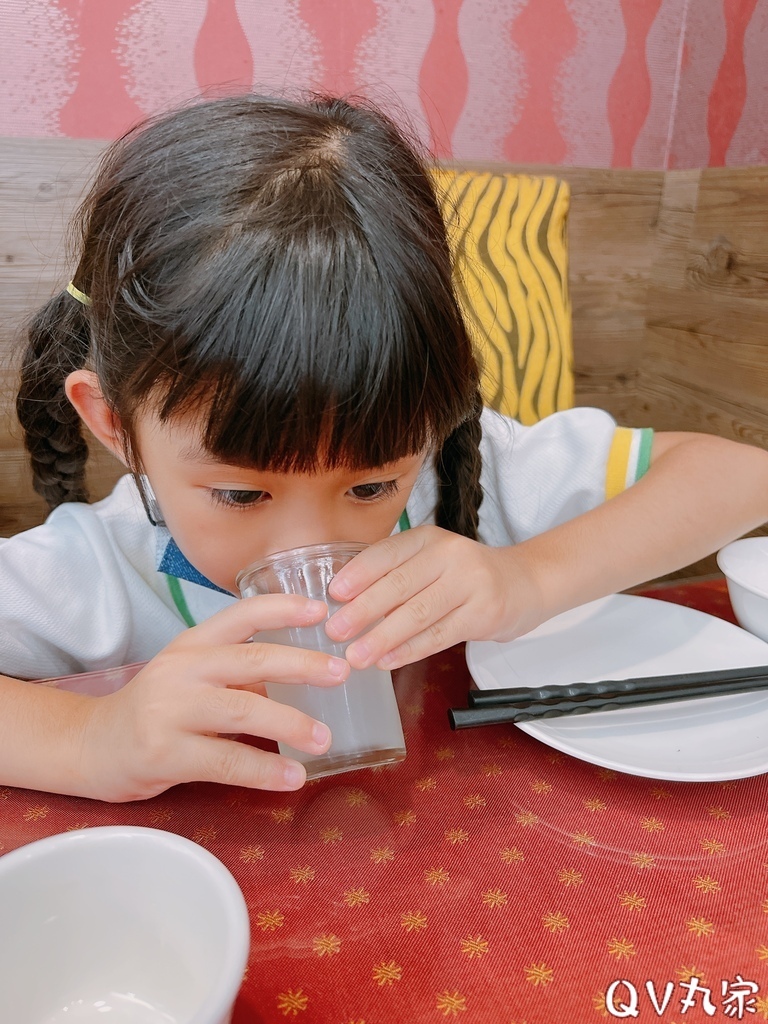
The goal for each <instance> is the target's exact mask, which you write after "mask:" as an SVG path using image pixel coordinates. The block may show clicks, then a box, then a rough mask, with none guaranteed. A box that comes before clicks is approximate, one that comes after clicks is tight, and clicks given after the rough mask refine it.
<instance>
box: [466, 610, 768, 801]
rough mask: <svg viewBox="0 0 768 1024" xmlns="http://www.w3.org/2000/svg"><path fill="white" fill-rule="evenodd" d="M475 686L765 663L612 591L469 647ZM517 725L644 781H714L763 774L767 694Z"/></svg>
mask: <svg viewBox="0 0 768 1024" xmlns="http://www.w3.org/2000/svg"><path fill="white" fill-rule="evenodd" d="M467 664H468V665H469V670H470V672H471V674H472V677H473V679H474V680H475V683H476V684H477V686H478V687H479V688H480V689H493V688H495V687H502V686H543V685H545V684H546V685H555V684H561V685H566V684H568V683H574V682H592V681H595V680H600V679H628V678H633V677H639V676H653V675H667V674H671V673H676V672H703V671H709V670H715V669H721V668H744V667H746V666H749V665H768V643H765V642H764V641H763V640H759V639H758V638H757V637H756V636H753V635H752V634H751V633H747V632H746V631H745V630H743V629H740V628H739V627H738V626H734V625H733V624H732V623H730V622H725V621H724V620H723V619H718V618H715V617H714V616H712V615H707V614H705V613H704V612H699V611H695V610H694V609H692V608H686V607H684V606H682V605H677V604H671V603H669V602H667V601H655V600H653V599H652V598H647V597H632V596H629V595H626V594H615V595H613V596H612V597H606V598H603V599H602V600H600V601H593V602H592V603H590V604H585V605H582V606H581V607H580V608H574V609H572V610H571V611H569V612H565V613H564V614H562V615H558V616H556V617H555V618H554V619H550V620H549V622H545V623H543V625H541V626H539V627H538V629H535V630H533V631H532V632H531V633H528V634H527V635H526V636H523V637H519V638H518V639H517V640H513V641H511V642H510V643H493V642H489V641H472V642H470V643H468V644H467ZM518 728H520V729H522V730H523V731H524V732H527V733H529V734H530V735H531V736H535V737H536V738H537V739H540V740H541V741H542V742H543V743H547V744H548V745H549V746H551V747H555V748H556V749H557V750H562V751H563V752H564V753H566V754H572V755H573V756H574V757H578V758H581V759H582V760H583V761H589V762H591V763H592V764H598V765H602V766H603V767H606V768H615V769H616V770H617V771H622V772H629V773H631V774H632V775H642V776H645V777H647V778H651V779H668V780H670V781H682V782H717V781H722V780H725V779H741V778H746V777H748V776H751V775H760V774H761V773H762V772H766V771H768V692H764V693H744V694H736V695H733V696H725V697H707V698H704V699H702V700H689V701H679V702H677V703H674V704H657V705H656V706H654V707H647V708H625V709H623V710H621V711H602V712H595V713H593V714H587V715H570V716H568V715H564V716H562V717H560V718H550V719H547V720H545V721H541V722H521V723H520V724H519V725H518Z"/></svg>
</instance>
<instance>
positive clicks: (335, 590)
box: [330, 577, 352, 600]
mask: <svg viewBox="0 0 768 1024" xmlns="http://www.w3.org/2000/svg"><path fill="white" fill-rule="evenodd" d="M330 589H331V593H332V594H333V596H334V597H339V598H341V599H342V600H343V599H344V598H345V597H349V595H350V593H351V591H352V588H351V587H350V585H349V584H348V583H347V581H346V580H340V579H339V578H338V577H337V578H336V579H335V580H334V581H333V582H332V583H331V587H330Z"/></svg>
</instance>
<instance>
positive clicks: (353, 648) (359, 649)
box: [346, 640, 371, 661]
mask: <svg viewBox="0 0 768 1024" xmlns="http://www.w3.org/2000/svg"><path fill="white" fill-rule="evenodd" d="M346 653H347V658H349V656H350V655H352V657H353V658H354V659H355V660H356V661H365V660H366V659H367V658H369V657H370V655H371V649H370V647H369V646H368V644H367V643H366V642H365V641H364V640H357V641H355V643H353V644H350V645H349V647H348V648H347V652H346Z"/></svg>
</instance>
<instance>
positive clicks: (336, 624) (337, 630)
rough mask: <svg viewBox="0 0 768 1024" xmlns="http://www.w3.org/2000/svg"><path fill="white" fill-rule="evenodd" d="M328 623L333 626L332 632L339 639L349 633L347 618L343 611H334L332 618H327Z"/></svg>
mask: <svg viewBox="0 0 768 1024" xmlns="http://www.w3.org/2000/svg"><path fill="white" fill-rule="evenodd" d="M328 625H329V626H332V627H333V632H334V634H335V635H336V636H337V637H338V639H339V640H343V639H344V638H345V637H346V636H348V635H349V633H350V624H349V619H348V618H347V616H346V615H345V614H344V613H343V612H336V614H335V615H334V616H333V618H331V619H329V620H328ZM326 632H328V630H327V629H326Z"/></svg>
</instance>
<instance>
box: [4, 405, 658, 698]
mask: <svg viewBox="0 0 768 1024" xmlns="http://www.w3.org/2000/svg"><path fill="white" fill-rule="evenodd" d="M482 429H483V437H482V443H481V453H482V460H483V467H482V476H481V483H482V488H483V493H484V498H483V503H482V505H481V507H480V528H479V537H480V540H481V541H482V542H483V543H484V544H488V545H491V546H494V547H498V546H504V545H508V544H517V543H519V542H520V541H523V540H526V539H527V538H529V537H532V536H535V535H536V534H539V533H543V532H544V531H545V530H548V529H550V528H552V527H553V526H557V525H559V524H560V523H564V522H566V521H567V520H569V519H572V518H573V517H574V516H577V515H580V514H581V513H583V512H586V511H588V510H589V509H592V508H595V507H596V506H597V505H599V504H601V502H603V501H605V500H606V498H610V497H613V496H614V495H615V494H617V493H619V492H620V491H621V490H623V489H625V488H626V487H628V486H630V485H631V484H633V483H634V482H635V481H636V480H637V479H638V478H639V477H640V476H642V474H643V473H644V472H645V470H646V469H647V467H648V464H649V461H650V448H651V442H652V432H651V431H650V430H647V429H643V430H630V429H628V428H624V427H617V426H616V423H615V421H614V420H613V419H612V418H611V416H609V415H608V413H605V412H603V411H601V410H598V409H583V408H582V409H570V410H567V411H565V412H560V413H555V414H554V415H552V416H549V417H547V418H546V419H544V420H542V421H541V422H540V423H537V424H535V425H534V426H531V427H524V426H522V425H521V424H519V423H518V422H516V421H515V420H511V419H509V418H507V417H504V416H501V415H500V414H498V413H495V412H491V411H490V410H485V412H484V413H483V417H482ZM436 497H437V478H436V474H435V471H434V469H433V467H432V465H431V463H430V465H425V466H424V467H423V469H422V471H421V473H420V474H419V477H418V479H417V481H416V484H415V486H414V489H413V491H412V493H411V496H410V498H409V501H408V506H407V513H408V519H409V521H410V524H411V526H419V525H421V524H424V523H433V522H434V510H435V505H436ZM166 539H167V538H166ZM157 541H158V531H157V529H156V527H154V526H152V524H151V523H150V522H149V520H148V519H147V516H146V513H145V511H144V507H143V505H142V502H141V499H140V497H139V494H138V491H137V489H136V485H135V482H134V480H133V478H132V477H130V476H124V477H122V478H121V479H120V480H119V481H118V483H117V484H116V486H115V488H114V490H113V491H112V493H111V494H110V495H109V496H108V497H107V498H104V500H103V501H99V502H96V503H94V504H93V505H86V504H79V503H75V502H72V503H67V504H64V505H61V506H59V507H58V508H57V509H55V511H54V512H52V513H51V515H50V516H49V517H48V519H47V520H46V522H45V523H43V524H42V525H41V526H37V527H35V528H34V529H32V530H27V531H26V532H25V533H20V534H17V535H16V536H15V537H11V538H10V539H7V540H0V674H4V675H10V676H15V677H17V678H20V679H44V678H46V677H49V676H58V675H67V674H70V673H74V672H87V671H92V670H95V669H102V668H110V667H113V666H116V665H127V664H130V663H132V662H136V661H146V660H148V659H149V658H151V657H153V656H154V655H155V654H157V653H158V651H160V650H161V649H162V648H163V647H165V646H166V644H168V643H169V642H170V641H171V640H172V639H173V637H174V636H176V635H177V634H178V633H180V632H181V631H182V630H183V629H185V628H187V625H188V622H189V621H190V620H193V621H195V622H200V621H202V620H203V619H206V618H208V617H209V616H210V615H213V614H214V613H215V612H217V611H219V610H220V609H222V608H225V607H226V606H227V605H229V604H231V603H232V602H233V601H234V600H236V598H235V597H233V596H232V595H229V594H224V593H221V592H220V591H218V590H215V589H212V588H211V586H206V585H201V584H200V583H196V582H190V581H189V580H187V579H182V580H180V581H178V582H177V581H176V579H175V578H171V580H170V581H169V577H168V576H167V575H166V574H165V573H164V572H160V571H158V569H157V564H158V560H157V551H156V549H157ZM190 569H191V567H190ZM191 575H194V571H192V572H191ZM169 583H170V585H169ZM174 590H175V591H176V597H174V593H173V591H174ZM179 598H180V599H179ZM184 612H186V613H187V614H186V619H187V621H185V615H184Z"/></svg>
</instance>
